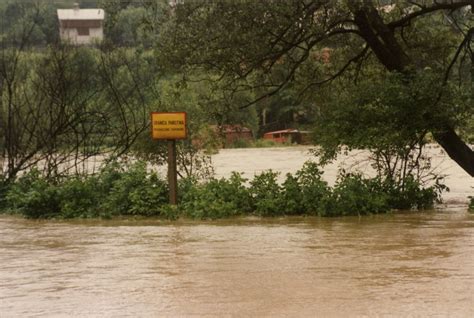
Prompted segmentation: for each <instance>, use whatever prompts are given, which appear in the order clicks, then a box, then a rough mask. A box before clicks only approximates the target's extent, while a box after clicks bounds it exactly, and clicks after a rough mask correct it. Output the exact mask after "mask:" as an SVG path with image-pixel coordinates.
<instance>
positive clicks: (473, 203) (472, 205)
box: [469, 196, 474, 212]
mask: <svg viewBox="0 0 474 318" xmlns="http://www.w3.org/2000/svg"><path fill="white" fill-rule="evenodd" d="M469 199H471V201H470V202H469V211H471V212H474V196H472V197H469Z"/></svg>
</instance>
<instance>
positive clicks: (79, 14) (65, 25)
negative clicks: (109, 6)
mask: <svg viewBox="0 0 474 318" xmlns="http://www.w3.org/2000/svg"><path fill="white" fill-rule="evenodd" d="M104 17H105V14H104V10H103V9H80V8H79V5H78V4H74V9H58V19H59V36H60V38H61V41H64V42H66V41H67V42H70V43H72V44H78V45H80V44H93V43H96V42H100V41H102V39H103V38H104V28H103V26H104Z"/></svg>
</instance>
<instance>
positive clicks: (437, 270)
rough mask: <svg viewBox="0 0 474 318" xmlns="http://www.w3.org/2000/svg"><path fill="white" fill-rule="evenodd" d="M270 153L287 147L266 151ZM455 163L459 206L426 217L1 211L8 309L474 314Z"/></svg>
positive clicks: (473, 245) (473, 264)
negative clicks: (178, 217)
mask: <svg viewBox="0 0 474 318" xmlns="http://www.w3.org/2000/svg"><path fill="white" fill-rule="evenodd" d="M272 152H273V153H275V152H278V154H279V155H282V156H271V157H272V158H273V159H268V160H267V159H265V158H266V157H267V156H270V154H272ZM249 153H250V154H252V155H253V156H252V157H248V158H247V159H245V158H244V157H245V156H248V154H249ZM239 154H240V157H239ZM258 154H262V156H261V158H260V159H258V158H257V156H258ZM285 155H286V157H285ZM242 156H244V157H242ZM292 156H293V157H294V159H293V160H294V161H297V160H301V161H304V160H303V159H304V158H302V157H304V152H303V150H302V149H299V148H298V149H291V150H287V152H285V151H284V150H279V149H269V150H251V151H250V152H247V153H245V152H244V151H243V150H228V151H223V152H221V153H220V154H219V155H217V156H215V158H214V162H215V165H216V173H217V175H226V173H228V172H227V171H231V170H237V171H246V173H247V174H251V173H255V172H257V173H258V169H260V167H262V169H263V168H264V169H267V168H274V169H275V170H279V171H282V172H283V173H286V172H292V171H293V170H292V169H294V167H296V163H295V162H293V161H291V160H290V158H293V157H292ZM275 157H276V158H275ZM285 158H286V160H285ZM265 160H267V161H265ZM272 160H273V161H272ZM232 164H234V166H232ZM448 164H449V163H448ZM296 168H298V167H296ZM285 169H286V170H288V171H286V170H285ZM447 169H448V171H451V172H453V175H452V176H451V177H450V178H448V179H447V181H448V182H450V184H449V186H450V187H452V188H453V189H454V190H453V191H452V192H451V193H450V194H449V195H448V196H447V197H446V198H447V200H448V201H450V202H451V203H450V204H448V205H446V206H441V207H440V208H439V209H437V210H433V211H424V212H400V213H394V214H389V215H378V216H372V217H362V218H357V217H346V218H333V219H331V218H274V219H260V218H238V219H230V220H220V221H207V222H196V221H177V222H164V221H159V220H113V221H101V220H86V221H67V222H66V221H32V220H25V219H21V218H17V217H10V216H0V317H2V318H4V317H75V316H79V317H176V316H209V317H228V316H238V317H240V316H251V317H275V316H276V317H278V316H280V317H283V316H284V317H288V316H290V317H315V316H317V317H419V316H423V317H427V316H428V317H446V316H450V317H473V316H474V214H470V213H468V212H467V207H466V204H465V198H466V194H467V193H469V191H471V190H472V189H471V186H472V178H469V177H465V176H464V174H463V173H462V172H459V171H458V170H456V169H457V168H456V167H452V168H450V167H448V168H447ZM449 169H451V170H449ZM252 171H253V172H252ZM331 174H332V175H335V173H333V172H331V171H328V175H331ZM250 176H251V175H250ZM471 193H472V192H471ZM458 198H459V200H458ZM463 200H464V201H463Z"/></svg>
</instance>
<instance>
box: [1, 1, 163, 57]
mask: <svg viewBox="0 0 474 318" xmlns="http://www.w3.org/2000/svg"><path fill="white" fill-rule="evenodd" d="M75 3H78V4H79V6H80V8H82V9H88V8H101V9H104V10H105V12H106V19H105V21H104V38H105V43H104V45H107V46H113V47H146V48H150V47H152V46H154V44H155V41H156V38H155V37H154V34H156V32H157V30H158V28H159V23H160V22H162V20H163V19H164V18H165V17H166V15H167V14H169V10H170V8H169V6H168V3H167V2H166V1H143V2H140V1H122V0H120V1H116V0H98V1H89V0H82V1H80V0H52V1H36V2H35V1H17V0H0V16H1V17H2V19H1V21H0V38H1V39H2V42H3V44H4V45H7V44H8V45H10V46H14V45H19V44H20V42H21V41H22V34H21V31H22V29H23V27H24V25H25V24H29V25H30V26H31V30H29V32H30V34H29V35H28V37H29V39H28V45H30V46H36V47H44V46H47V45H51V44H55V43H57V42H58V41H59V21H58V16H57V9H72V8H73V6H74V4H75Z"/></svg>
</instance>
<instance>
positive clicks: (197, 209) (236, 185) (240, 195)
mask: <svg viewBox="0 0 474 318" xmlns="http://www.w3.org/2000/svg"><path fill="white" fill-rule="evenodd" d="M246 181H247V180H246V179H244V178H242V176H241V175H240V174H238V173H235V172H233V173H232V176H231V177H230V178H229V179H228V180H226V179H223V178H222V179H219V180H217V179H211V180H209V181H208V182H206V183H204V184H198V183H197V182H188V183H187V189H186V190H185V192H184V195H183V199H182V201H183V202H182V207H183V211H184V213H185V215H187V216H189V217H192V218H198V219H204V218H206V219H208V218H210V219H216V218H223V217H230V216H234V215H238V214H242V213H248V212H250V211H251V209H252V205H251V201H250V199H251V197H250V193H249V190H248V189H247V188H246V187H245V186H244V184H245V182H246ZM190 185H191V186H190Z"/></svg>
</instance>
